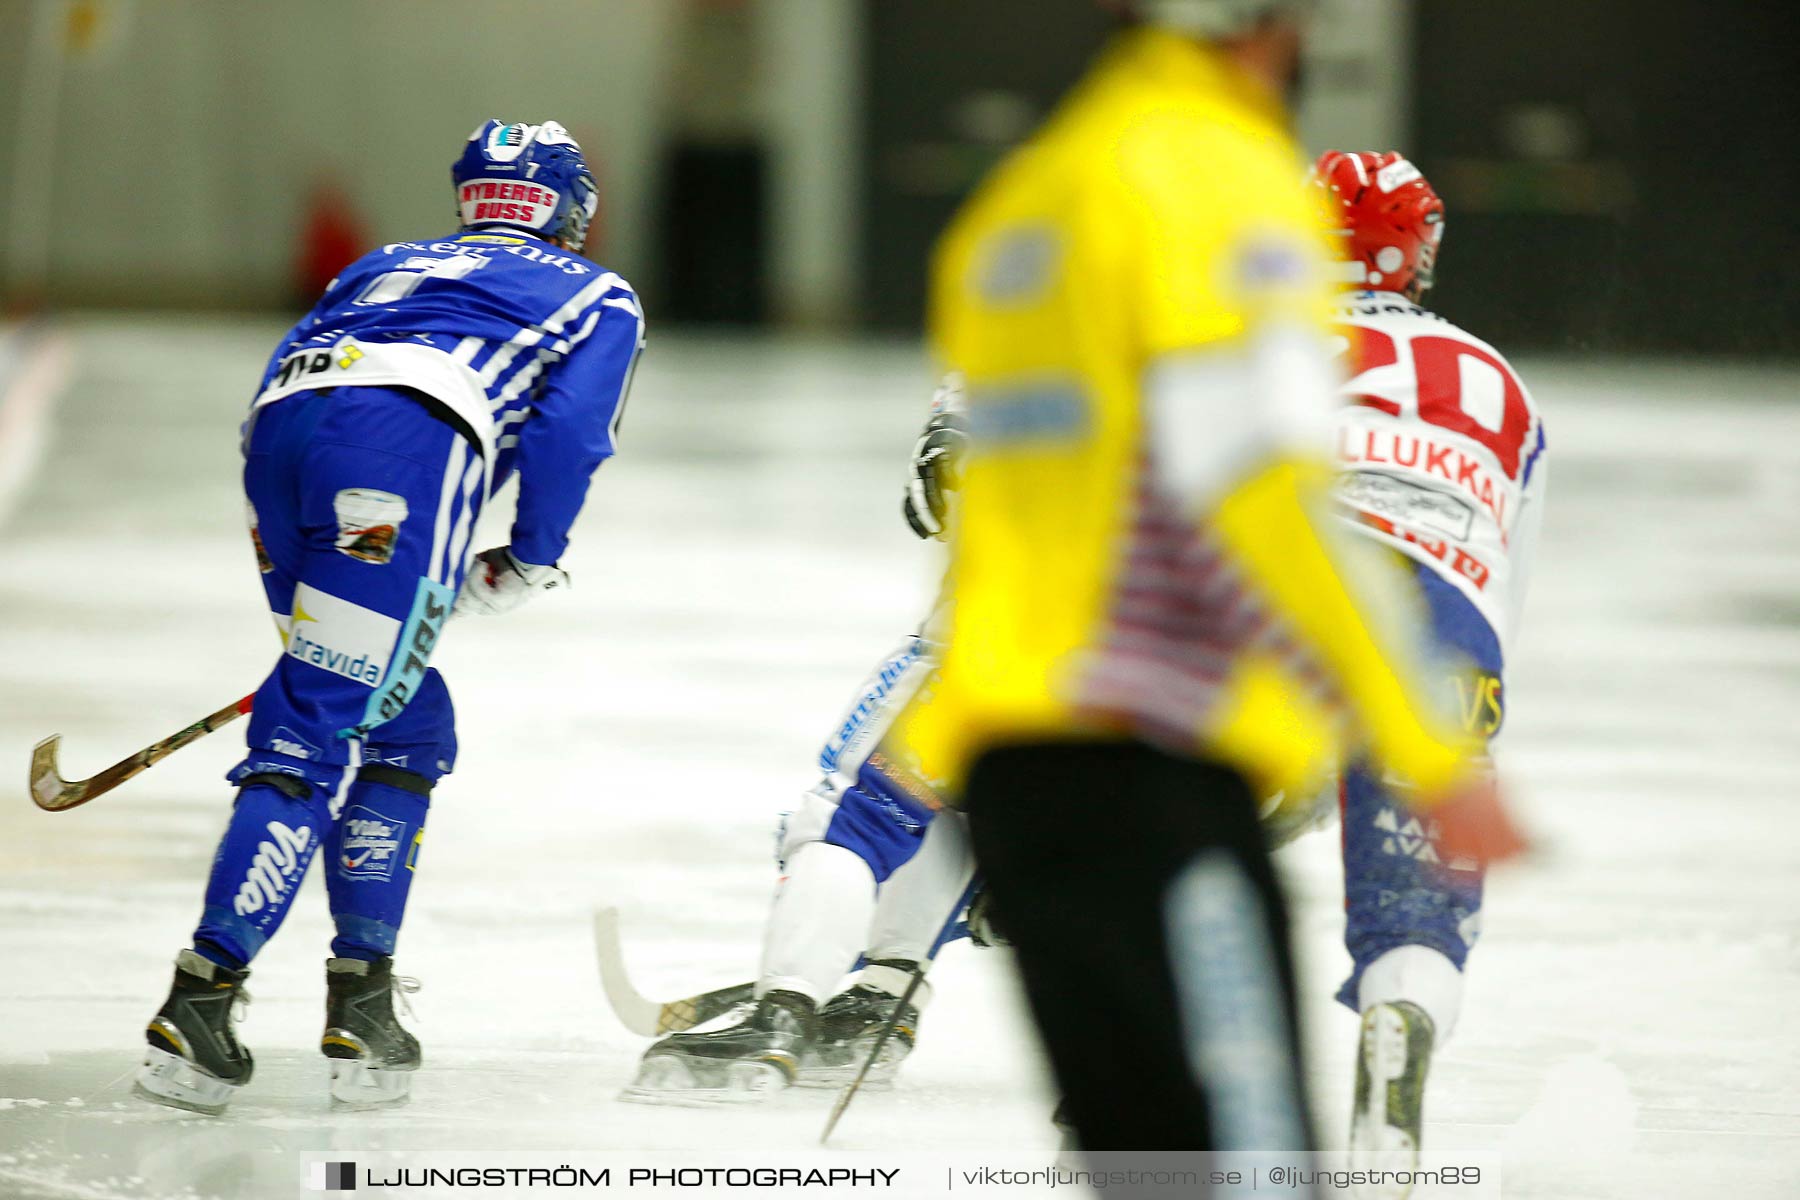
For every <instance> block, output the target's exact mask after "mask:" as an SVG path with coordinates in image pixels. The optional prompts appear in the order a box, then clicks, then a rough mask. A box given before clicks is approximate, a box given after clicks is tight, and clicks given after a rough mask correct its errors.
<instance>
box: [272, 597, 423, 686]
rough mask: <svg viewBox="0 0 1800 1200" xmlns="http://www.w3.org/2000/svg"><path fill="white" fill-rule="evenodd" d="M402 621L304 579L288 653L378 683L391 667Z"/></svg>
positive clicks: (290, 627)
mask: <svg viewBox="0 0 1800 1200" xmlns="http://www.w3.org/2000/svg"><path fill="white" fill-rule="evenodd" d="M399 632H400V622H398V621H396V620H394V618H392V617H389V616H384V615H382V614H381V613H378V612H376V611H375V610H374V609H372V608H364V607H363V606H362V605H360V604H354V603H352V602H350V601H349V600H345V599H342V598H341V597H338V596H333V595H332V594H331V593H329V592H322V591H320V590H319V589H318V588H315V587H313V586H312V585H311V584H306V583H303V584H301V585H300V586H299V587H297V588H295V589H294V612H293V615H292V616H290V617H289V618H288V619H287V636H286V642H287V654H288V657H289V658H297V659H299V660H300V661H301V662H303V663H310V664H311V665H313V666H315V667H318V668H319V669H320V670H323V671H330V672H331V673H332V674H333V675H342V676H343V677H344V678H345V679H354V680H355V681H356V682H358V683H360V684H362V685H363V686H364V687H371V688H372V687H374V686H376V685H377V684H378V683H380V682H381V678H382V676H383V675H384V674H385V673H386V672H387V668H388V662H389V660H390V659H391V658H392V656H393V649H394V638H395V635H397V634H398V633H399Z"/></svg>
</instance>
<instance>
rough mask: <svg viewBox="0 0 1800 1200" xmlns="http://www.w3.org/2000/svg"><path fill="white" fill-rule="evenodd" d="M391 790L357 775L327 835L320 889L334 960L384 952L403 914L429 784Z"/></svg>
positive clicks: (395, 936) (421, 833)
mask: <svg viewBox="0 0 1800 1200" xmlns="http://www.w3.org/2000/svg"><path fill="white" fill-rule="evenodd" d="M396 774H400V773H398V772H397V773H396ZM416 778H418V780H419V782H418V784H417V785H412V786H406V787H402V786H396V785H395V784H394V783H389V782H375V781H371V780H368V779H361V778H359V779H358V780H357V781H356V782H355V783H353V784H351V785H350V794H349V796H348V797H346V799H345V801H344V809H343V811H342V812H341V813H339V814H338V819H337V823H336V825H335V826H334V827H333V829H332V832H331V846H330V853H329V857H328V858H327V860H326V861H327V866H326V868H325V890H326V892H327V894H328V895H329V896H330V898H331V917H332V920H333V921H334V922H335V923H336V925H337V937H336V938H334V939H333V940H332V943H331V952H332V953H333V954H335V955H337V956H338V957H339V958H362V959H368V960H374V959H377V958H380V957H382V956H383V955H391V954H393V952H394V945H395V942H396V940H397V939H398V938H399V936H400V922H401V920H402V918H404V916H405V915H406V898H407V894H408V893H409V892H410V891H411V890H412V880H413V872H414V871H415V870H416V869H417V867H418V862H419V848H420V845H421V844H422V842H423V841H424V837H425V813H426V809H427V808H429V807H430V804H431V798H430V795H429V791H428V789H429V784H428V783H427V782H426V781H425V780H424V779H423V778H422V777H416Z"/></svg>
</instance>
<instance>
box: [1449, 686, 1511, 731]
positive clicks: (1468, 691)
mask: <svg viewBox="0 0 1800 1200" xmlns="http://www.w3.org/2000/svg"><path fill="white" fill-rule="evenodd" d="M1450 686H1451V689H1452V690H1453V691H1454V692H1455V700H1456V715H1457V717H1458V718H1460V719H1461V721H1462V725H1463V728H1464V729H1465V730H1467V731H1468V732H1469V733H1475V734H1480V735H1481V736H1482V737H1484V738H1491V737H1493V736H1494V735H1495V734H1497V733H1499V732H1500V726H1501V725H1502V724H1504V723H1505V721H1506V685H1505V684H1503V683H1502V682H1501V681H1500V677H1499V676H1498V675H1494V674H1490V673H1489V672H1487V671H1470V672H1468V673H1466V674H1460V675H1456V676H1453V677H1452V678H1451V680H1450Z"/></svg>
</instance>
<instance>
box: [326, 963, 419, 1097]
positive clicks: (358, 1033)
mask: <svg viewBox="0 0 1800 1200" xmlns="http://www.w3.org/2000/svg"><path fill="white" fill-rule="evenodd" d="M418 990H419V981H418V980H416V979H408V978H406V977H404V976H401V975H396V974H394V960H393V959H391V958H378V959H376V960H375V961H374V962H366V961H364V960H363V959H360V958H328V959H326V960H325V1034H324V1036H323V1037H321V1038H320V1039H319V1049H320V1050H321V1051H323V1052H324V1054H325V1057H326V1058H328V1059H330V1060H331V1102H332V1106H333V1107H344V1108H375V1107H379V1106H381V1105H386V1104H400V1103H404V1102H405V1100H406V1098H407V1097H408V1095H409V1094H411V1091H412V1073H413V1072H414V1071H416V1070H418V1069H419V1062H420V1055H419V1041H418V1039H417V1038H415V1037H413V1035H412V1034H410V1033H408V1032H406V1030H405V1029H402V1028H401V1027H400V1022H399V1021H398V1020H397V1019H396V1018H395V1017H394V996H395V994H396V993H397V994H399V996H400V1003H401V1005H402V1006H405V1005H406V996H407V994H408V993H410V992H416V991H418ZM408 1011H409V1012H410V1011H411V1010H410V1009H408Z"/></svg>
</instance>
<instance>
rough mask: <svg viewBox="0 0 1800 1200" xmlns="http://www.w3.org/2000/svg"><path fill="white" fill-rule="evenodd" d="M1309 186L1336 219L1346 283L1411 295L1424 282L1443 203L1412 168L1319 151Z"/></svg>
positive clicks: (1393, 157) (1395, 160)
mask: <svg viewBox="0 0 1800 1200" xmlns="http://www.w3.org/2000/svg"><path fill="white" fill-rule="evenodd" d="M1312 182H1313V183H1314V184H1315V185H1317V186H1318V187H1320V188H1322V189H1324V190H1325V192H1326V193H1328V194H1329V195H1330V196H1331V200H1332V204H1333V205H1334V206H1335V209H1336V211H1340V212H1342V214H1343V227H1342V228H1341V229H1340V230H1339V231H1338V232H1339V235H1340V236H1341V237H1342V239H1343V248H1344V250H1345V251H1347V257H1346V258H1345V260H1344V262H1345V266H1346V267H1347V271H1346V274H1345V277H1344V281H1345V282H1346V283H1354V284H1361V285H1362V286H1363V287H1367V288H1375V289H1377V290H1379V291H1383V292H1400V293H1402V294H1403V295H1408V296H1412V297H1414V298H1417V297H1418V296H1419V295H1420V294H1422V293H1423V292H1424V291H1425V289H1426V288H1429V287H1430V286H1431V283H1432V271H1433V268H1434V266H1435V265H1436V263H1437V249H1438V243H1439V242H1441V241H1443V239H1444V202H1443V201H1442V200H1439V199H1438V194H1437V193H1436V192H1434V191H1432V190H1431V184H1429V183H1427V182H1426V181H1425V176H1424V175H1423V174H1421V173H1420V171H1419V168H1417V167H1415V166H1413V165H1412V163H1410V162H1408V161H1407V160H1406V159H1404V158H1402V157H1400V154H1399V152H1398V151H1394V150H1390V151H1388V152H1387V153H1386V154H1375V153H1372V152H1369V151H1363V152H1361V153H1355V154H1346V153H1344V152H1343V151H1341V150H1327V151H1326V152H1325V153H1324V154H1321V155H1320V156H1319V161H1318V162H1316V163H1314V164H1313V169H1312Z"/></svg>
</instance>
